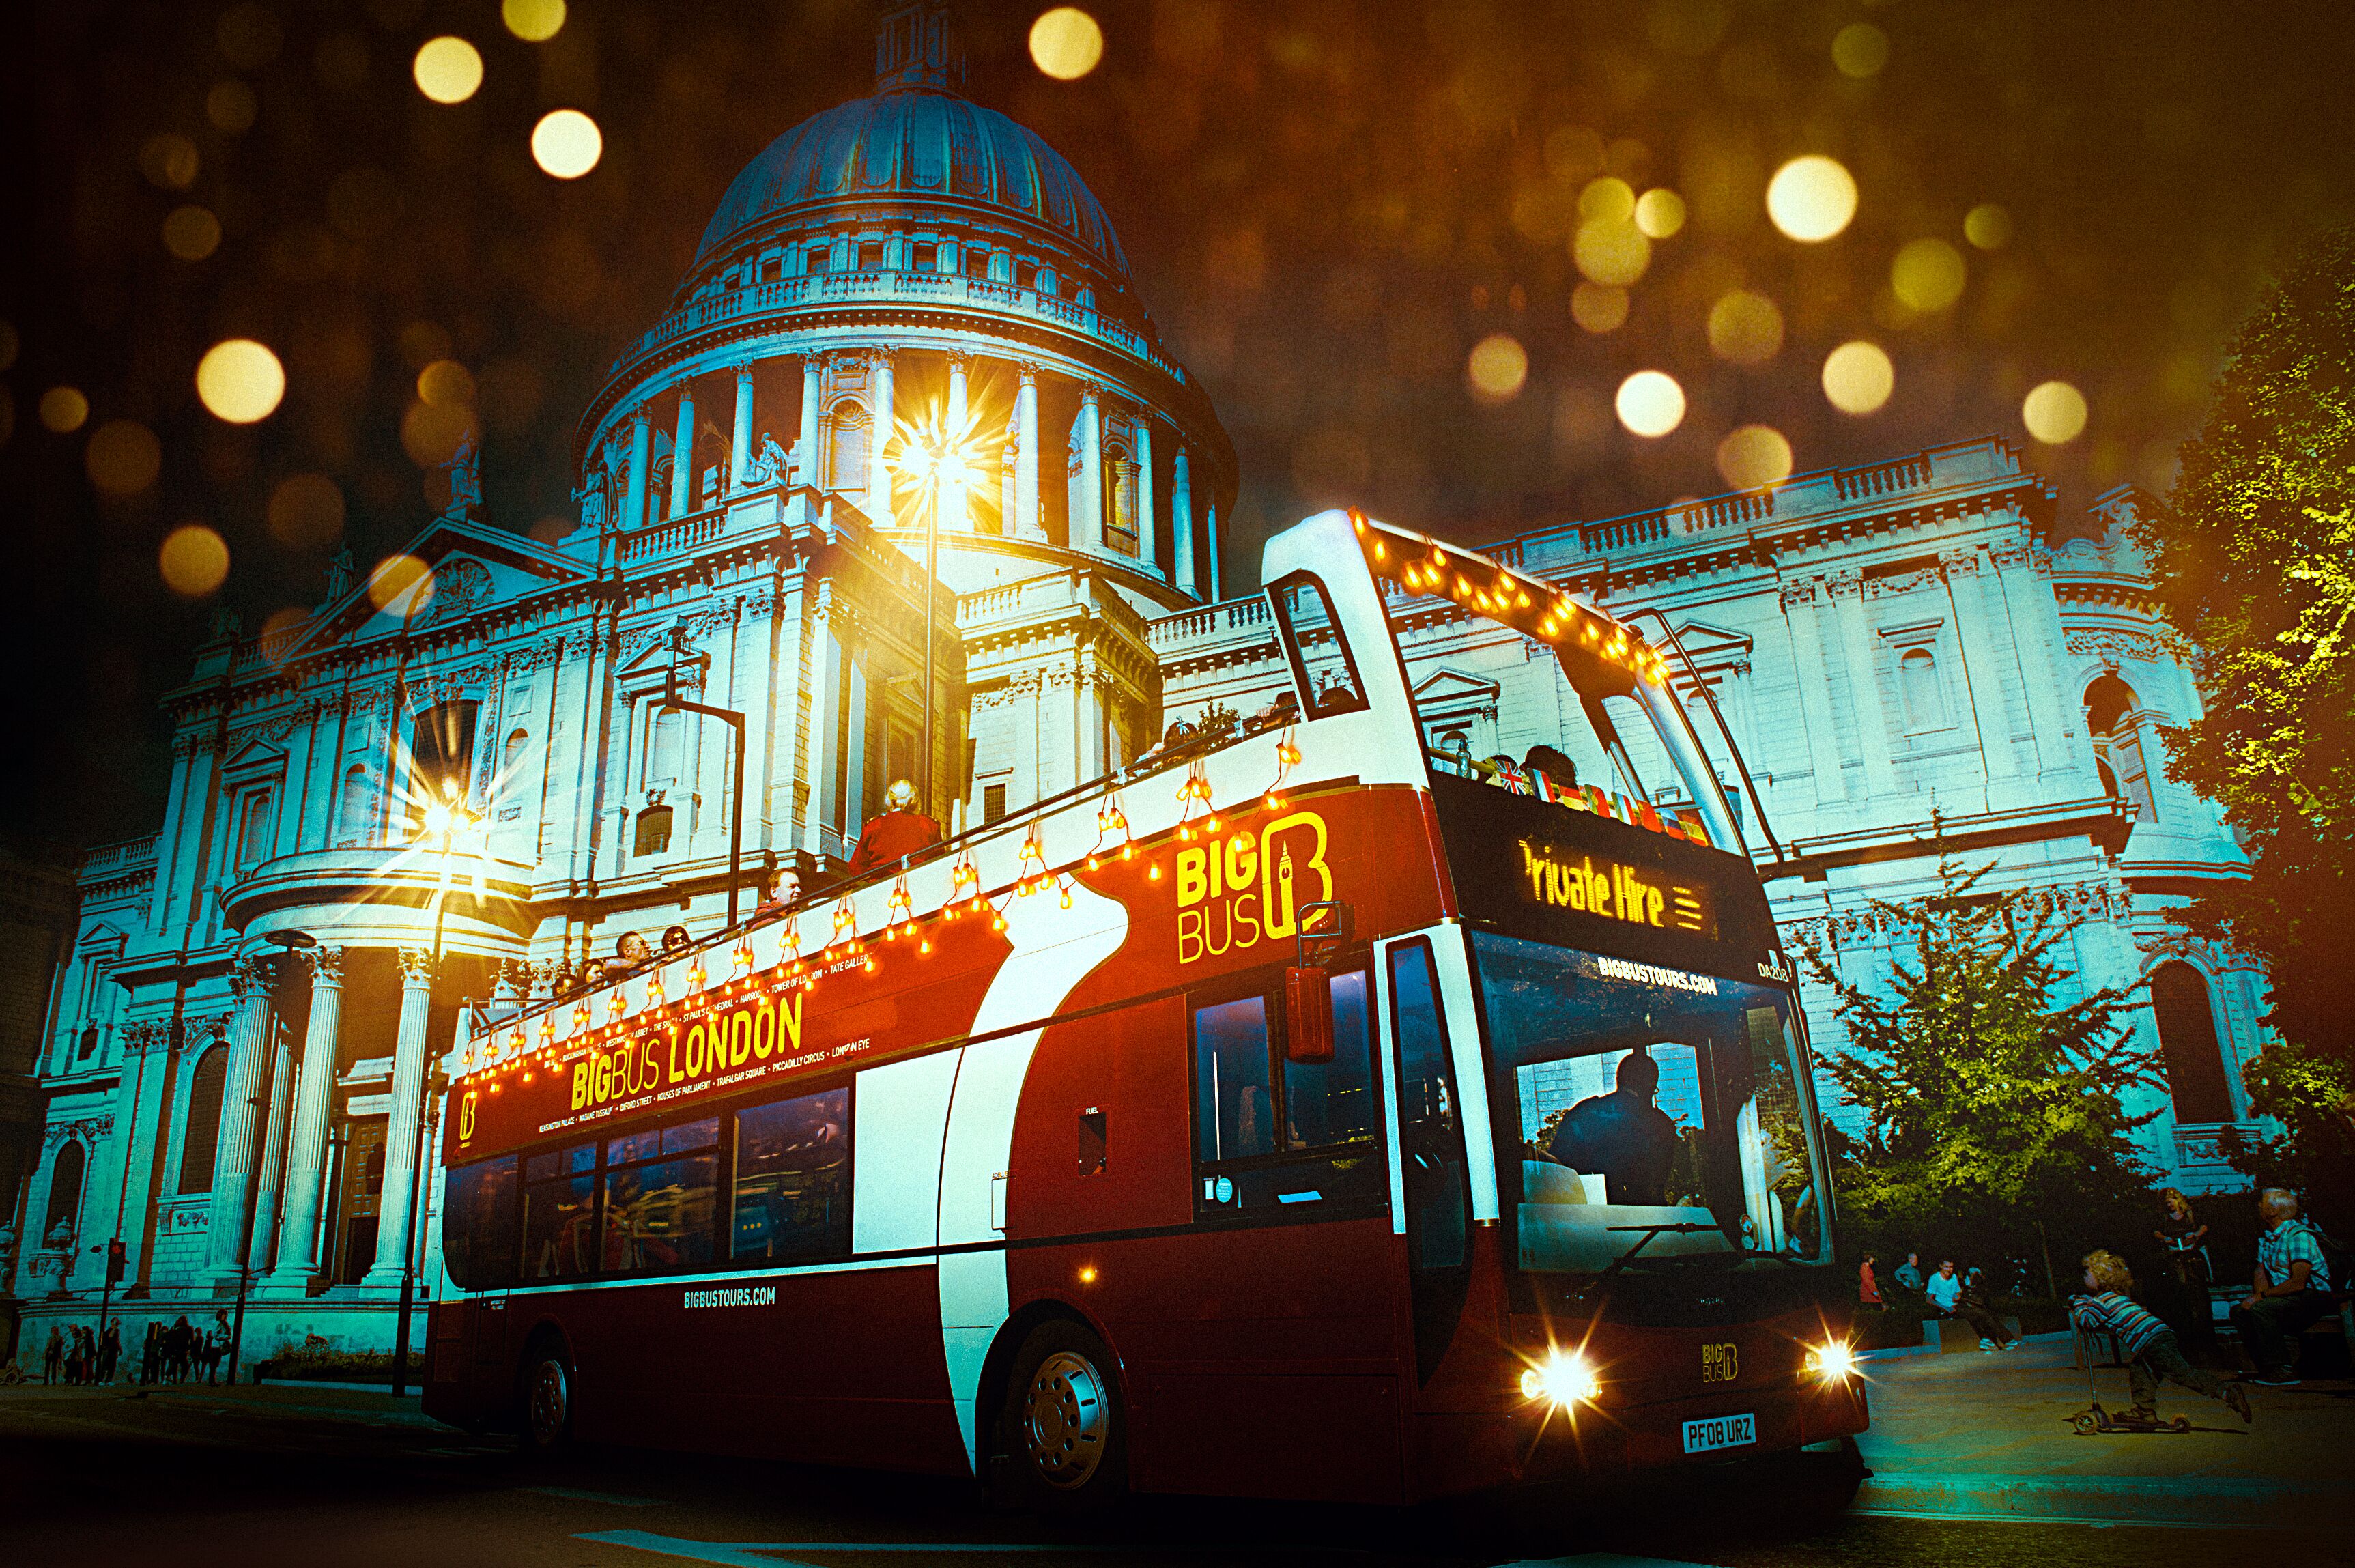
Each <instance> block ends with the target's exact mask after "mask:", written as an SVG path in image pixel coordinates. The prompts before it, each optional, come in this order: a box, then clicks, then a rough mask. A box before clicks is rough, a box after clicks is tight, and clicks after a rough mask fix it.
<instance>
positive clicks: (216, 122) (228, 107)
mask: <svg viewBox="0 0 2355 1568" xmlns="http://www.w3.org/2000/svg"><path fill="white" fill-rule="evenodd" d="M259 112H261V105H260V104H259V103H257V102H256V101H254V97H253V89H251V88H250V87H248V86H246V85H245V83H243V82H241V81H236V80H230V81H217V82H215V83H213V86H212V91H209V92H208V93H206V94H205V118H206V119H208V120H209V121H211V122H212V123H213V129H214V130H216V131H226V132H228V133H229V134H230V135H232V136H234V135H236V134H237V133H239V132H240V131H247V130H250V129H252V126H253V117H254V115H255V114H257V113H259Z"/></svg>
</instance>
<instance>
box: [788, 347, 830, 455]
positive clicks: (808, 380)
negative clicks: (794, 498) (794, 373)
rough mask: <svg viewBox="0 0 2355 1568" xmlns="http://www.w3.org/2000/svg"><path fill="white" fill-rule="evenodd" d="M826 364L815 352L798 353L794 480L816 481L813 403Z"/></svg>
mask: <svg viewBox="0 0 2355 1568" xmlns="http://www.w3.org/2000/svg"><path fill="white" fill-rule="evenodd" d="M825 368H826V367H825V364H824V362H823V361H822V360H820V359H819V358H818V357H817V356H816V355H815V354H805V355H803V356H802V421H801V433H800V434H799V435H797V436H795V437H794V484H796V485H815V484H816V483H817V404H818V399H819V397H820V396H821V395H822V394H821V392H820V390H819V387H818V378H819V376H820V375H821V374H822V373H823V372H824V370H825Z"/></svg>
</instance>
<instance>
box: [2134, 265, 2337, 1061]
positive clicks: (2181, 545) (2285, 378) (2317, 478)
mask: <svg viewBox="0 0 2355 1568" xmlns="http://www.w3.org/2000/svg"><path fill="white" fill-rule="evenodd" d="M2181 457H2182V460H2181V467H2180V470H2179V475H2178V477H2177V480H2176V484H2175V488H2174V490H2173V492H2172V493H2171V494H2170V495H2169V499H2168V506H2167V509H2166V512H2165V513H2164V514H2155V515H2153V516H2150V517H2145V518H2144V519H2143V520H2142V521H2141V523H2140V524H2139V526H2138V528H2137V535H2136V540H2137V544H2139V545H2140V546H2141V548H2142V549H2143V551H2144V553H2145V555H2146V556H2147V558H2148V560H2149V561H2150V564H2151V570H2152V574H2153V578H2154V581H2155V582H2156V584H2157V588H2158V603H2159V608H2160V610H2161V611H2162V613H2164V614H2165V615H2166V617H2167V619H2168V621H2169V624H2172V625H2173V626H2174V627H2175V629H2176V630H2178V631H2179V632H2180V633H2182V634H2183V635H2184V637H2185V638H2186V639H2187V640H2188V641H2189V643H2190V657H2191V659H2192V661H2193V668H2194V669H2195V670H2196V672H2197V673H2198V675H2199V677H2200V689H2201V692H2202V695H2203V697H2204V699H2205V703H2206V710H2205V712H2204V713H2202V715H2201V716H2200V718H2199V719H2198V720H2195V721H2193V722H2192V723H2190V724H2189V725H2186V726H2184V727H2182V728H2181V729H2178V730H2174V731H2169V733H2168V735H2167V749H2168V763H2167V772H2168V775H2169V777H2170V778H2173V779H2176V780H2178V781H2179V782H2181V783H2184V784H2190V785H2191V786H2192V787H2193V788H2195V789H2197V790H2199V791H2200V793H2202V794H2203V795H2207V796H2208V797H2209V798H2210V799H2211V800H2214V801H2216V802H2217V803H2218V804H2219V805H2222V807H2223V808H2224V813H2225V816H2226V818H2227V820H2229V821H2230V822H2231V823H2232V825H2233V826H2234V827H2237V828H2239V829H2240V831H2241V835H2242V838H2243V843H2244V844H2245V845H2246V846H2247V848H2248V850H2249V854H2250V858H2251V859H2252V861H2253V862H2254V869H2253V874H2252V875H2251V876H2250V877H2249V879H2248V880H2245V881H2237V880H2236V881H2232V882H2227V883H2223V884H2221V885H2219V886H2217V887H2215V888H2214V889H2212V890H2211V891H2207V892H2205V893H2203V894H2202V895H2200V897H2199V898H2198V899H2197V900H2196V901H2194V902H2193V903H2192V904H2191V905H2190V907H2189V908H2188V909H2187V910H2186V911H2185V918H2186V923H2188V924H2189V925H2190V926H2191V927H2192V928H2193V929H2194V930H2197V931H2199V932H2200V933H2202V934H2204V935H2208V936H2211V937H2214V938H2218V939H2221V940H2223V941H2226V942H2229V943H2230V944H2232V946H2233V947H2235V948H2237V949H2239V950H2240V951H2241V952H2243V953H2246V954H2248V955H2251V956H2253V957H2255V958H2258V959H2261V960H2263V961H2264V964H2265V965H2266V967H2267V968H2268V970H2269V971H2270V972H2271V974H2272V976H2273V984H2274V1008H2273V1012H2272V1014H2271V1017H2270V1020H2269V1021H2271V1022H2272V1023H2273V1024H2274V1026H2275V1028H2276V1029H2279V1030H2280V1031H2281V1032H2282V1033H2283V1034H2285V1035H2286V1036H2287V1037H2288V1038H2289V1039H2291V1040H2296V1041H2299V1042H2301V1043H2302V1044H2305V1045H2307V1046H2309V1047H2313V1048H2316V1049H2318V1050H2321V1051H2326V1052H2327V1053H2328V1054H2330V1055H2332V1056H2334V1057H2336V1058H2338V1059H2339V1060H2340V1061H2355V920H2350V919H2349V918H2348V913H2349V912H2350V910H2355V880H2350V875H2349V862H2348V849H2347V844H2348V836H2349V833H2350V830H2355V648H2350V632H2355V229H2338V230H2335V231H2333V232H2330V233H2328V234H2325V235H2323V236H2321V237H2319V238H2318V239H2317V240H2314V241H2312V242H2311V243H2310V244H2308V245H2307V247H2306V249H2305V250H2304V251H2301V252H2300V253H2299V255H2298V256H2297V257H2296V260H2295V261H2293V262H2292V263H2291V265H2290V267H2289V268H2288V269H2287V271H2286V272H2284V273H2283V275H2282V277H2281V278H2280V280H2279V282H2278V283H2277V284H2276V285H2275V287H2274V289H2273V290H2272V291H2271V292H2270V293H2268V294H2267V295H2266V296H2265V298H2264V301H2263V302H2262V303H2261V304H2259V305H2258V307H2257V310H2256V313H2255V314H2254V315H2252V316H2251V317H2250V318H2249V320H2248V321H2247V323H2246V324H2245V325H2243V327H2242V330H2241V333H2240V336H2238V337H2237V338H2236V339H2235V340H2234V342H2233V344H2232V349H2231V357H2230V359H2229V361H2228V362H2227V364H2226V366H2225V368H2224V371H2223V374H2222V378H2221V379H2219V380H2218V382H2217V384H2216V389H2215V406H2214V408H2213V409H2212V410H2211V411H2210V413H2209V416H2208V421H2207V423H2206V425H2205V426H2204V427H2203V428H2202V429H2201V430H2200V433H2199V435H2198V436H2196V437H2194V438H2193V439H2192V440H2191V441H2190V442H2188V443H2185V445H2184V447H2183V450H2182V454H2181Z"/></svg>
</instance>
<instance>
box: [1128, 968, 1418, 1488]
mask: <svg viewBox="0 0 2355 1568" xmlns="http://www.w3.org/2000/svg"><path fill="white" fill-rule="evenodd" d="M1326 985H1327V987H1328V988H1329V996H1330V1002H1331V1011H1332V1025H1331V1030H1330V1051H1329V1052H1323V1051H1318V1050H1316V1049H1315V1048H1310V1049H1309V1050H1308V1051H1307V1059H1303V1058H1302V1056H1301V1055H1300V1054H1299V1053H1295V1052H1294V1051H1287V1050H1286V1038H1287V1032H1286V1017H1287V1008H1288V1007H1296V1006H1299V1005H1300V1004H1299V1003H1297V1002H1289V1003H1288V1002H1287V995H1288V987H1287V986H1286V985H1285V983H1284V976H1283V972H1282V971H1280V970H1279V971H1275V972H1274V973H1273V974H1272V975H1271V974H1268V973H1267V972H1264V971H1263V972H1262V974H1261V975H1260V976H1253V977H1249V978H1243V979H1240V980H1238V981H1236V982H1234V983H1232V984H1230V985H1227V986H1224V987H1210V988H1205V989H1203V990H1200V991H1198V992H1196V993H1195V994H1193V995H1192V996H1190V997H1188V1007H1187V1030H1188V1034H1187V1047H1188V1052H1189V1054H1190V1057H1191V1068H1192V1073H1193V1078H1194V1094H1193V1100H1194V1111H1195V1115H1194V1124H1195V1125H1194V1176H1193V1200H1194V1212H1195V1219H1196V1223H1195V1226H1194V1228H1193V1230H1192V1231H1191V1232H1190V1233H1189V1234H1188V1235H1186V1236H1184V1237H1181V1238H1173V1243H1172V1245H1171V1247H1170V1249H1169V1251H1170V1256H1171V1260H1172V1264H1173V1272H1174V1273H1175V1274H1176V1277H1177V1278H1179V1279H1182V1280H1183V1281H1184V1284H1183V1286H1182V1294H1183V1296H1184V1299H1182V1300H1178V1299H1171V1300H1169V1301H1167V1303H1166V1304H1165V1305H1164V1307H1163V1308H1162V1314H1161V1315H1162V1317H1163V1320H1162V1321H1161V1322H1160V1323H1158V1324H1156V1333H1155V1334H1154V1335H1153V1339H1154V1341H1155V1343H1154V1344H1153V1346H1152V1351H1153V1353H1152V1354H1151V1355H1150V1357H1149V1360H1150V1361H1151V1362H1152V1363H1153V1365H1152V1366H1151V1367H1150V1370H1149V1371H1148V1372H1147V1374H1146V1375H1147V1378H1148V1380H1149V1383H1150V1387H1149V1388H1148V1389H1147V1390H1146V1397H1145V1402H1144V1403H1146V1405H1147V1406H1148V1408H1149V1410H1150V1413H1151V1424H1152V1425H1153V1426H1154V1427H1155V1428H1156V1432H1155V1435H1153V1437H1152V1438H1151V1439H1150V1445H1151V1459H1150V1461H1149V1466H1148V1468H1149V1472H1150V1476H1151V1481H1150V1484H1151V1485H1152V1486H1153V1487H1154V1488H1155V1489H1156V1490H1166V1491H1206V1492H1217V1493H1224V1494H1230V1495H1241V1496H1263V1497H1294V1498H1309V1499H1327V1500H1380V1499H1394V1498H1395V1497H1396V1495H1397V1488H1398V1486H1399V1483H1400V1478H1401V1477H1400V1447H1399V1435H1400V1403H1399V1401H1400V1397H1401V1390H1400V1389H1399V1387H1398V1360H1397V1351H1396V1342H1395V1339H1394V1333H1393V1328H1392V1321H1391V1307H1390V1303H1389V1300H1388V1293H1387V1292H1386V1291H1385V1289H1384V1288H1383V1281H1384V1278H1385V1276H1386V1275H1387V1273H1388V1268H1387V1263H1388V1256H1389V1250H1390V1244H1391V1235H1390V1231H1391V1224H1390V1216H1389V1212H1388V1210H1389V1203H1388V1198H1389V1189H1390V1178H1389V1172H1388V1169H1387V1160H1386V1159H1385V1157H1384V1137H1383V1116H1382V1111H1381V1106H1380V1091H1379V1089H1378V1087H1377V1078H1376V1074H1375V1072H1374V1063H1373V1058H1372V1029H1371V1011H1372V1006H1371V1004H1372V998H1371V997H1370V996H1369V994H1368V985H1369V976H1368V972H1367V970H1366V969H1365V968H1364V967H1363V966H1359V967H1355V968H1343V969H1340V970H1337V972H1335V973H1334V974H1332V975H1331V976H1330V977H1329V980H1327V982H1326ZM1320 1055H1321V1057H1322V1059H1321V1060H1319V1059H1317V1058H1318V1057H1319V1056H1320ZM1238 1411H1258V1412H1263V1413H1266V1416H1267V1419H1263V1420H1249V1421H1241V1422H1239V1421H1237V1420H1236V1419H1235V1413H1236V1412H1238Z"/></svg>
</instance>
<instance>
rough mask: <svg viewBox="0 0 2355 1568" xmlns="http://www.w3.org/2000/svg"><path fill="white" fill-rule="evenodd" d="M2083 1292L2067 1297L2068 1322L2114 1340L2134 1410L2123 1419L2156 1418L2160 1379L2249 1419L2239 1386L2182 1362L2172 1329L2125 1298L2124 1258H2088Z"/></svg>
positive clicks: (2128, 1283)
mask: <svg viewBox="0 0 2355 1568" xmlns="http://www.w3.org/2000/svg"><path fill="white" fill-rule="evenodd" d="M2085 1289H2086V1290H2087V1291H2088V1292H2089V1293H2090V1294H2088V1295H2084V1296H2071V1297H2070V1298H2069V1320H2070V1321H2071V1322H2073V1323H2074V1324H2075V1325H2076V1326H2077V1327H2078V1328H2086V1329H2094V1330H2098V1331H2102V1332H2105V1333H2110V1334H2115V1335H2116V1336H2117V1337H2118V1354H2119V1355H2120V1356H2121V1357H2123V1358H2124V1359H2125V1360H2126V1381H2127V1382H2128V1383H2129V1384H2130V1385H2131V1386H2132V1387H2133V1389H2134V1408H2133V1409H2132V1410H2129V1411H2128V1412H2126V1419H2128V1420H2129V1421H2157V1420H2158V1385H2159V1381H2160V1380H2161V1379H2163V1378H2164V1379H2167V1380H2169V1381H2174V1382H2179V1383H2181V1384H2182V1385H2183V1386H2184V1387H2185V1388H2188V1389H2190V1390H2192V1391H2193V1392H2197V1393H2204V1394H2206V1395H2207V1396H2208V1397H2209V1398H2210V1399H2221V1400H2222V1401H2223V1402H2224V1403H2226V1404H2229V1405H2231V1406H2232V1410H2233V1413H2235V1414H2237V1415H2239V1416H2240V1418H2241V1420H2242V1421H2243V1423H2244V1424H2245V1423H2246V1422H2247V1421H2249V1420H2250V1419H2251V1417H2250V1413H2249V1396H2248V1393H2247V1392H2246V1391H2245V1390H2243V1388H2242V1387H2241V1385H2240V1384H2239V1383H2228V1382H2226V1381H2224V1380H2223V1379H2222V1378H2220V1377H2218V1376H2217V1375H2216V1374H2215V1373H2213V1372H2211V1371H2206V1370H2204V1369H2203V1368H2200V1367H2195V1366H2193V1365H2192V1364H2191V1363H2190V1361H2187V1360H2184V1359H2183V1348H2182V1347H2181V1346H2179V1345H2178V1344H2177V1343H2176V1342H2175V1330H2174V1329H2172V1328H2169V1327H2168V1326H2167V1325H2166V1324H2164V1323H2162V1322H2160V1321H2159V1320H2158V1317H2155V1316H2153V1315H2152V1314H2151V1313H2150V1312H2149V1311H2148V1310H2147V1309H2145V1308H2144V1307H2139V1306H2137V1305H2136V1303H2135V1300H2134V1297H2133V1296H2131V1295H2130V1294H2129V1292H2131V1291H2132V1290H2133V1289H2134V1275H2132V1274H2131V1273H2129V1272H2127V1269H2126V1260H2125V1259H2124V1258H2121V1257H2120V1256H2118V1254H2117V1253H2106V1252H2105V1253H2087V1254H2086V1257H2085Z"/></svg>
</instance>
